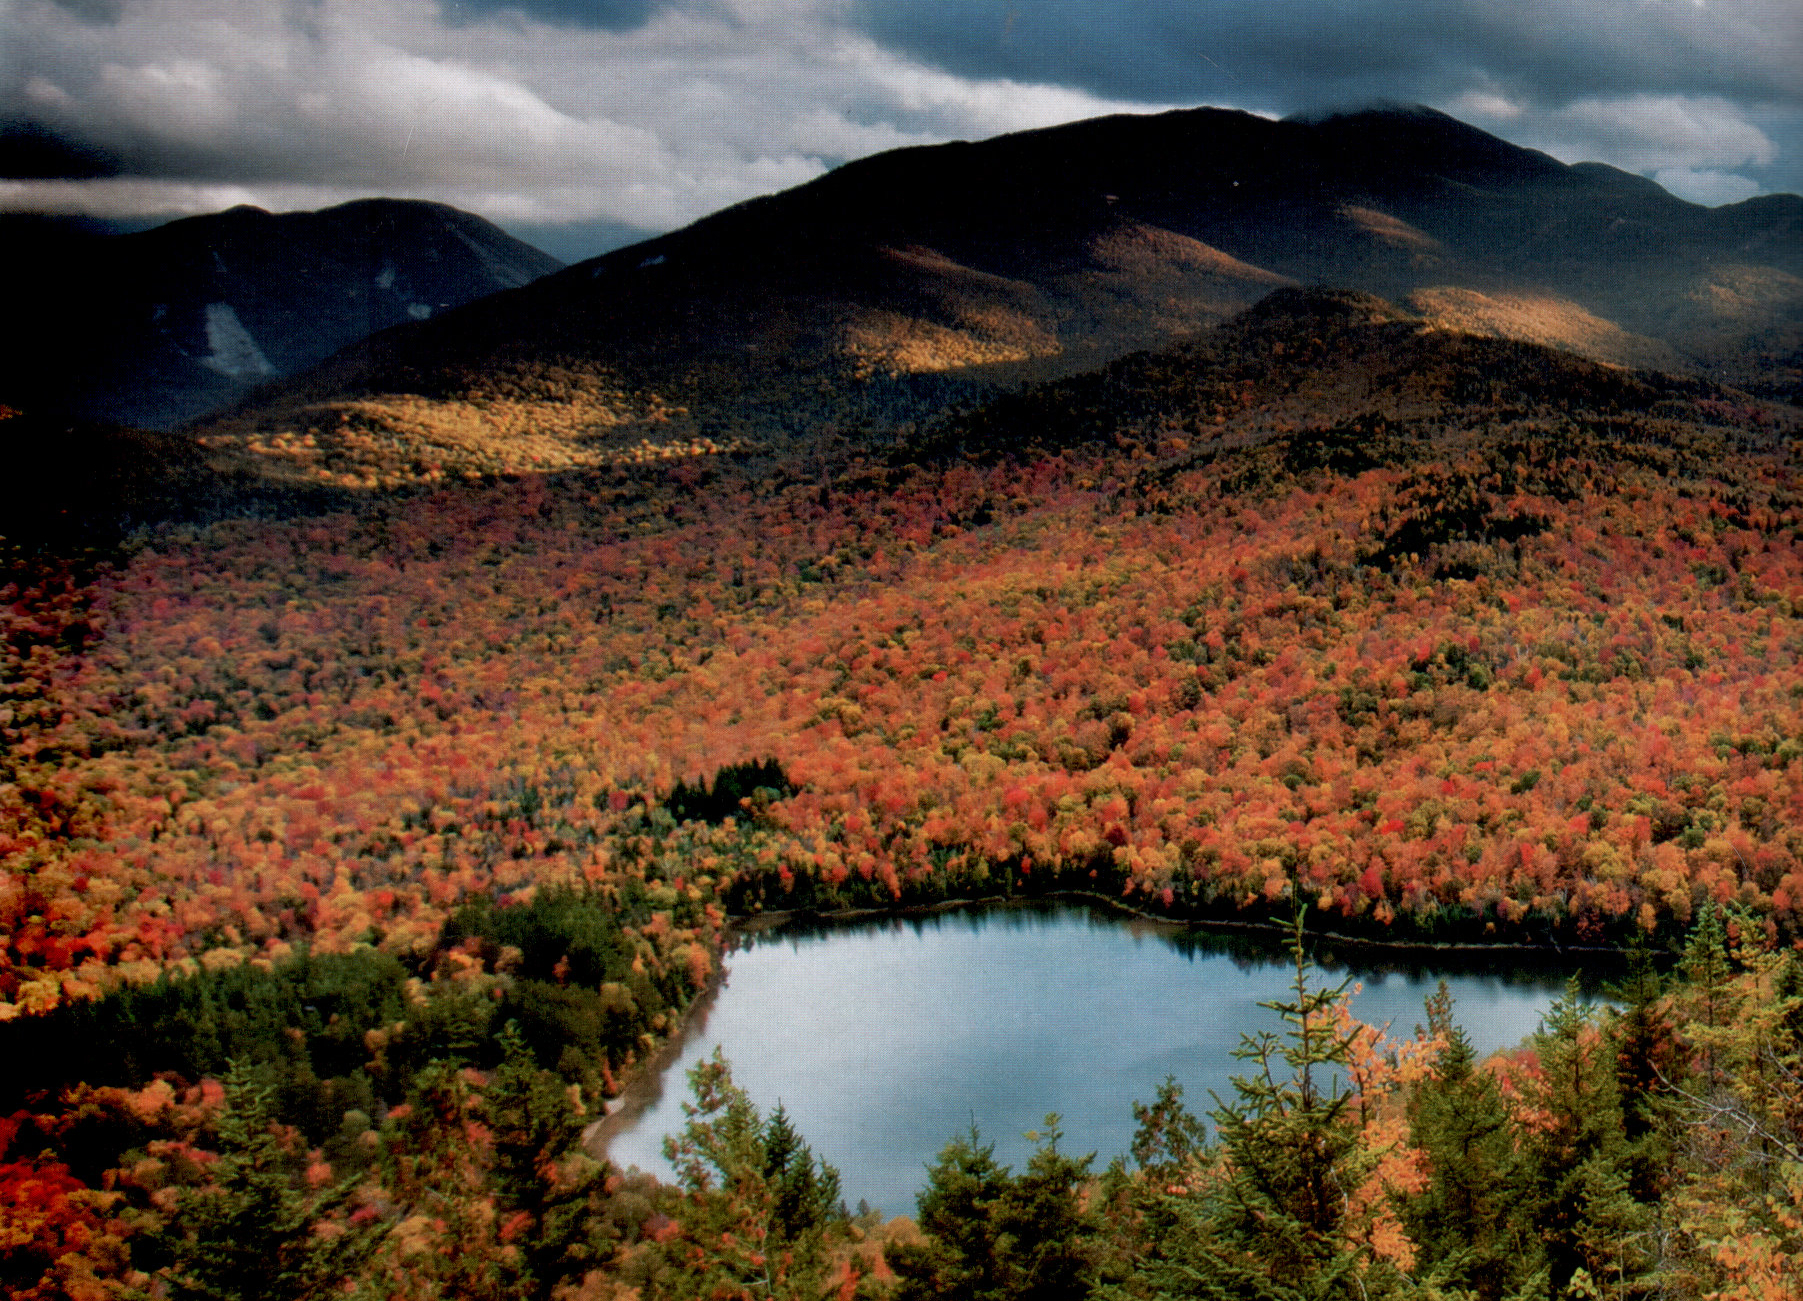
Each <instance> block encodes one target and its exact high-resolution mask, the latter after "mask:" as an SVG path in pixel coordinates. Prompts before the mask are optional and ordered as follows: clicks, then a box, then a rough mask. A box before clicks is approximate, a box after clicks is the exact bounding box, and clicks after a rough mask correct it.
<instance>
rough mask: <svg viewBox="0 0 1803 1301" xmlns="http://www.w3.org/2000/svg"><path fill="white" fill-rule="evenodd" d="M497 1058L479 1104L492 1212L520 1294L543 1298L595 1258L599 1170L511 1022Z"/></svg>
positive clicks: (567, 1106)
mask: <svg viewBox="0 0 1803 1301" xmlns="http://www.w3.org/2000/svg"><path fill="white" fill-rule="evenodd" d="M501 1053H502V1059H501V1064H500V1066H499V1067H497V1068H496V1070H495V1072H494V1076H493V1078H492V1079H491V1080H490V1081H489V1083H488V1087H487V1088H486V1089H484V1090H483V1093H482V1100H481V1113H482V1115H483V1118H484V1119H485V1121H486V1122H487V1126H488V1131H489V1144H490V1151H491V1157H490V1159H491V1161H492V1163H493V1176H492V1177H493V1180H494V1188H495V1199H496V1202H497V1206H496V1210H497V1212H498V1213H499V1214H500V1215H501V1216H502V1217H503V1220H504V1222H505V1223H506V1226H507V1228H506V1233H507V1236H508V1238H509V1239H510V1240H512V1241H513V1242H515V1243H517V1244H518V1251H519V1265H520V1270H519V1272H520V1274H521V1275H522V1278H521V1280H520V1288H519V1290H520V1292H521V1293H522V1294H523V1295H527V1296H539V1297H543V1296H549V1295H550V1293H551V1289H552V1288H553V1287H555V1286H556V1285H557V1284H558V1283H560V1282H563V1281H565V1280H566V1279H569V1278H572V1277H577V1278H579V1277H581V1275H582V1273H583V1272H584V1270H586V1269H590V1268H593V1267H594V1266H595V1265H596V1264H598V1263H599V1261H600V1256H601V1253H602V1250H603V1244H602V1243H601V1242H600V1241H599V1240H598V1239H597V1238H596V1237H595V1228H596V1220H595V1217H594V1211H595V1205H594V1203H595V1201H596V1200H597V1197H598V1195H599V1193H600V1185H601V1167H600V1166H599V1165H598V1164H597V1163H596V1162H595V1161H594V1160H592V1159H591V1158H589V1157H588V1156H587V1155H586V1154H584V1153H583V1152H582V1150H581V1142H582V1119H581V1117H580V1115H578V1113H577V1112H576V1109H575V1104H574V1103H573V1101H572V1100H571V1097H570V1091H569V1086H568V1085H566V1084H565V1083H564V1082H563V1081H562V1080H561V1079H559V1078H558V1077H557V1076H556V1075H554V1074H552V1073H551V1072H550V1071H546V1070H542V1069H540V1067H539V1065H538V1063H537V1062H536V1061H535V1060H534V1059H533V1056H532V1051H531V1049H529V1048H528V1047H527V1046H526V1041H525V1039H524V1038H523V1037H522V1035H521V1034H520V1028H519V1025H518V1023H516V1022H509V1023H508V1024H507V1026H506V1027H505V1028H504V1029H503V1030H502V1032H501Z"/></svg>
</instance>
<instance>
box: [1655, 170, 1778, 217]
mask: <svg viewBox="0 0 1803 1301" xmlns="http://www.w3.org/2000/svg"><path fill="white" fill-rule="evenodd" d="M1653 179H1654V180H1655V181H1657V182H1659V184H1661V185H1663V186H1664V187H1665V188H1666V189H1668V190H1670V191H1671V192H1672V193H1673V194H1675V195H1677V196H1678V197H1679V198H1680V199H1688V200H1690V201H1691V202H1692V203H1701V204H1705V205H1707V206H1708V207H1711V208H1714V207H1719V206H1720V205H1721V204H1724V203H1739V202H1740V201H1741V200H1742V199H1750V198H1752V197H1753V196H1754V195H1756V194H1758V193H1759V182H1758V181H1755V180H1753V179H1752V178H1751V177H1747V176H1742V175H1740V174H1739V173H1737V172H1724V171H1719V170H1716V169H1715V168H1709V167H1703V168H1694V167H1661V168H1660V169H1659V170H1658V171H1656V172H1654V173H1653Z"/></svg>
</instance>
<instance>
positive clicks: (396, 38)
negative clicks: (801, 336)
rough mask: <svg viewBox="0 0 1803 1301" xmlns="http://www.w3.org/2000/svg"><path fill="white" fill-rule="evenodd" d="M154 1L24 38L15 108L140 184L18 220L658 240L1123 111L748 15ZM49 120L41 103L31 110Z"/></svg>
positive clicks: (32, 203) (34, 25)
mask: <svg viewBox="0 0 1803 1301" xmlns="http://www.w3.org/2000/svg"><path fill="white" fill-rule="evenodd" d="M293 12H294V7H293V5H292V4H291V3H286V2H285V0H235V2H234V3H224V2H223V0H137V3H135V4H132V5H131V6H129V7H128V8H127V10H126V11H125V13H124V15H123V17H122V19H121V21H120V22H118V23H116V24H113V25H95V24H77V23H73V22H71V21H70V20H69V18H68V16H67V15H66V14H62V13H58V12H57V11H55V10H52V9H50V8H48V7H47V6H45V5H43V4H42V3H38V4H36V5H33V4H30V3H24V4H21V5H20V7H19V8H18V11H17V13H15V15H14V18H15V20H16V25H17V26H18V28H19V32H20V35H21V37H22V42H23V44H22V54H21V58H20V64H21V66H29V67H32V68H33V69H34V70H33V71H32V72H31V74H30V76H29V78H28V79H19V78H14V79H12V83H11V84H10V85H9V84H7V79H6V78H5V77H4V74H3V73H0V111H3V110H4V107H5V105H4V102H3V100H4V99H8V98H9V99H11V100H12V101H13V103H14V104H15V105H18V106H19V107H20V108H21V109H23V110H25V111H26V112H28V114H29V115H30V116H34V117H36V118H38V119H40V120H42V121H44V122H46V123H47V124H48V125H50V126H51V127H53V128H56V129H60V130H64V131H68V132H71V133H73V134H75V135H77V136H79V137H80V138H82V139H83V140H85V141H87V142H89V143H92V144H96V145H99V146H101V147H102V148H104V149H106V150H108V151H110V152H111V153H112V154H114V155H116V156H118V157H120V158H121V159H123V160H124V162H125V166H126V170H127V172H128V173H129V174H130V175H131V177H132V178H133V179H114V180H106V181H92V182H66V181H46V182H15V183H9V184H6V185H4V186H0V208H8V209H13V210H20V209H31V208H43V209H54V210H61V211H70V210H86V211H93V212H95V213H97V214H107V215H127V214H129V213H131V212H133V211H134V209H133V208H132V205H133V204H144V205H149V206H146V207H144V208H140V209H136V211H141V212H145V213H157V214H161V213H167V212H193V211H206V210H208V209H207V206H206V205H207V204H208V203H210V202H212V201H213V200H214V199H215V198H221V197H225V196H229V197H230V199H231V201H233V202H251V203H257V204H258V205H259V206H263V207H268V208H272V209H281V208H286V207H291V206H314V205H315V204H316V203H317V202H318V201H319V199H320V198H321V197H322V196H327V195H329V196H333V197H334V198H336V197H339V196H342V197H344V198H351V197H357V196H360V195H370V194H387V195H396V196H405V197H422V198H435V199H440V200H443V201H445V202H449V203H453V204H456V205H457V206H459V207H464V208H469V209H471V210H473V211H477V212H480V213H482V214H484V215H486V216H489V217H492V218H495V219H500V220H513V221H527V222H557V221H584V220H594V219H605V220H609V221H614V222H619V223H623V224H625V225H630V226H634V227H638V228H640V229H647V230H656V229H666V228H670V227H673V226H677V225H681V224H683V223H685V222H687V221H691V220H693V219H695V218H697V217H700V216H703V215H705V214H706V213H708V212H711V211H714V210H715V209H717V208H720V207H722V206H725V205H727V204H730V203H734V202H737V201H739V200H741V199H745V198H749V197H751V196H753V195H756V194H762V193H768V192H770V191H773V190H779V189H783V188H786V187H788V186H791V185H795V184H798V183H800V182H803V181H806V180H809V179H811V178H812V177H814V176H817V175H819V174H820V173H821V172H822V171H824V170H825V169H826V168H827V167H828V166H830V165H832V164H835V163H837V162H840V161H843V160H845V159H848V158H853V157H859V156H862V155H865V154H870V153H875V152H878V151H880V150H884V149H891V148H896V147H898V146H902V145H909V144H923V143H933V142H937V141H941V140H945V139H950V138H955V137H964V138H973V137H982V136H988V135H993V134H995V133H997V132H999V131H1006V130H1014V129H1020V128H1023V127H1034V126H1044V125H1049V124H1051V123H1055V122H1060V121H1068V120H1072V119H1075V118H1082V117H1089V116H1093V115H1095V114H1097V113H1103V112H1108V111H1112V110H1115V109H1118V108H1122V107H1125V106H1124V105H1121V104H1118V103H1115V102H1112V101H1108V100H1104V99H1098V98H1097V97H1095V96H1092V95H1089V94H1087V93H1085V92H1082V91H1077V90H1070V89H1064V88H1058V87H1045V86H1024V85H1018V84H1015V83H1011V82H1007V81H1002V80H993V79H992V80H987V81H985V80H981V79H978V80H972V79H968V78H962V77H957V76H953V75H951V74H948V73H943V72H938V71H935V70H933V69H930V68H927V67H925V66H924V65H922V64H919V63H917V62H914V61H912V60H910V59H908V58H906V57H903V56H900V55H897V54H895V53H893V52H891V51H888V50H886V49H884V48H883V47H882V46H880V45H878V44H877V43H876V42H875V41H873V40H871V39H869V38H867V37H863V36H858V35H852V34H848V33H846V32H844V31H842V30H839V29H837V28H836V27H834V26H833V25H832V24H831V23H830V22H828V21H826V20H825V19H824V18H822V17H821V16H820V15H819V14H818V13H816V12H815V11H814V9H813V8H811V7H810V6H808V5H807V4H805V3H804V4H802V5H800V6H799V7H798V6H797V5H796V4H793V3H789V4H785V3H782V2H781V0H766V2H764V3H752V2H751V0H740V3H738V4H737V5H736V6H735V7H734V8H732V9H731V10H730V11H727V10H722V9H720V8H718V7H716V8H715V9H714V10H712V11H711V12H709V11H705V10H696V11H692V12H684V11H671V12H667V13H664V14H662V15H661V16H659V17H657V18H655V19H654V20H653V21H651V22H650V23H649V24H647V25H646V26H644V27H642V28H640V29H638V30H636V31H630V32H624V33H622V32H612V31H586V30H570V29H563V28H553V27H549V26H545V25H543V24H537V23H533V22H530V21H509V22H507V23H505V24H494V23H491V24H486V25H484V24H473V25H469V26H461V27H459V26H450V27H447V26H445V25H444V24H442V23H440V22H439V21H438V9H437V6H436V5H435V4H434V3H431V2H430V0H390V2H389V3H386V4H375V3H367V2H365V3H357V2H355V0H319V3H317V4H315V5H313V6H312V7H311V8H310V9H308V11H307V12H306V14H305V17H306V19H307V21H306V22H305V23H296V22H293V21H290V19H291V16H292V14H293ZM26 101H29V104H27V103H26Z"/></svg>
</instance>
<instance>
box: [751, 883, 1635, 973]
mask: <svg viewBox="0 0 1803 1301" xmlns="http://www.w3.org/2000/svg"><path fill="white" fill-rule="evenodd" d="M1060 901H1062V902H1077V903H1085V904H1089V905H1091V906H1093V907H1097V908H1102V909H1105V910H1107V911H1109V912H1113V913H1118V914H1122V915H1125V916H1128V917H1132V918H1135V919H1136V920H1139V921H1142V922H1146V923H1148V924H1150V925H1153V926H1156V927H1158V928H1159V929H1161V930H1166V931H1173V932H1181V931H1202V932H1209V931H1217V932H1229V933H1238V934H1248V935H1258V936H1287V935H1288V934H1289V933H1290V928H1289V927H1288V926H1285V925H1283V924H1282V923H1280V922H1268V921H1236V920H1233V919H1231V918H1193V919H1183V918H1177V917H1167V916H1164V915H1163V914H1161V913H1154V912H1147V911H1146V910H1145V909H1143V908H1135V907H1134V906H1133V905H1132V904H1129V903H1124V902H1122V901H1121V900H1119V899H1114V898H1110V897H1109V896H1108V895H1105V894H1098V893H1096V892H1095V891H1093V890H1048V891H1047V892H1046V893H1044V894H1039V895H1032V896H1030V897H1020V896H1015V897H1001V896H991V897H987V898H986V897H983V896H980V895H979V896H973V897H971V898H968V899H944V900H941V901H940V902H938V903H930V904H905V905H898V906H896V907H893V908H837V909H833V910H832V911H830V912H822V911H819V910H818V909H812V908H793V909H783V910H775V911H770V912H761V913H752V914H748V915H746V916H742V917H731V918H729V919H728V921H729V924H730V927H731V929H732V930H733V931H735V932H740V933H747V934H751V933H756V932H758V931H766V930H776V929H779V928H780V927H783V926H786V925H789V924H791V923H793V922H797V921H804V922H859V921H871V920H874V919H878V918H884V917H930V916H933V915H934V914H937V913H944V912H957V911H960V910H962V909H967V908H994V907H1012V906H1016V905H1020V904H1032V903H1039V902H1060ZM1304 933H1305V934H1306V935H1307V936H1309V937H1310V938H1312V939H1316V940H1323V941H1326V942H1328V943H1330V944H1336V945H1342V946H1347V947H1352V948H1358V949H1364V950H1368V951H1370V952H1372V953H1395V954H1398V955H1407V954H1418V955H1421V956H1424V957H1432V956H1435V955H1443V954H1445V955H1451V954H1456V955H1459V956H1465V957H1474V956H1482V955H1484V954H1491V953H1495V954H1515V955H1522V956H1539V957H1567V956H1572V955H1593V956H1598V957H1608V958H1614V959H1620V958H1622V957H1623V956H1624V955H1625V950H1623V949H1622V948H1620V947H1619V946H1617V945H1612V944H1524V943H1521V942H1519V941H1498V942H1497V943H1494V944H1474V943H1468V942H1463V941H1454V940H1374V939H1368V938H1366V937H1364V936H1360V935H1346V934H1342V933H1341V932H1339V931H1329V930H1316V929H1313V928H1305V931H1304Z"/></svg>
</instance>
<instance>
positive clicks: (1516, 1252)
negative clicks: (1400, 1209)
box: [1404, 981, 1544, 1301]
mask: <svg viewBox="0 0 1803 1301" xmlns="http://www.w3.org/2000/svg"><path fill="white" fill-rule="evenodd" d="M1452 1008H1453V1003H1452V993H1451V991H1450V990H1448V989H1447V987H1446V982H1444V981H1442V982H1441V983H1440V988H1439V991H1438V992H1437V993H1435V994H1433V995H1431V996H1429V998H1428V1000H1427V1018H1428V1029H1429V1031H1430V1032H1431V1033H1432V1034H1434V1035H1435V1036H1436V1037H1438V1038H1439V1039H1440V1040H1441V1041H1442V1042H1443V1043H1444V1044H1445V1047H1444V1049H1442V1050H1441V1053H1440V1056H1439V1059H1438V1060H1437V1062H1436V1063H1435V1071H1434V1077H1433V1078H1432V1079H1430V1080H1428V1081H1426V1082H1425V1083H1423V1084H1422V1085H1421V1086H1420V1087H1419V1088H1418V1089H1417V1090H1416V1091H1415V1095H1414V1097H1413V1098H1412V1099H1411V1101H1410V1106H1409V1121H1410V1141H1411V1142H1412V1143H1413V1144H1414V1145H1415V1146H1416V1147H1418V1148H1420V1149H1421V1151H1422V1152H1424V1153H1425V1154H1426V1156H1427V1160H1428V1167H1429V1172H1430V1180H1431V1182H1430V1183H1429V1185H1428V1187H1427V1189H1426V1190H1425V1191H1423V1192H1422V1193H1421V1194H1420V1195H1419V1196H1417V1197H1415V1198H1413V1199H1411V1201H1410V1203H1409V1205H1408V1207H1407V1208H1406V1215H1405V1217H1404V1218H1405V1220H1406V1222H1407V1224H1408V1228H1409V1233H1410V1236H1411V1237H1412V1238H1413V1239H1414V1241H1415V1244H1416V1246H1417V1247H1418V1248H1419V1250H1420V1252H1421V1265H1422V1266H1423V1267H1424V1269H1425V1270H1426V1271H1427V1272H1428V1273H1430V1274H1432V1275H1433V1276H1435V1277H1436V1278H1438V1279H1439V1280H1441V1281H1442V1283H1443V1284H1444V1285H1446V1286H1449V1287H1460V1288H1464V1289H1467V1290H1469V1291H1470V1292H1471V1293H1472V1294H1473V1295H1475V1296H1477V1297H1478V1298H1481V1299H1482V1301H1492V1299H1493V1298H1498V1297H1503V1296H1506V1295H1508V1294H1510V1293H1511V1292H1513V1291H1516V1290H1518V1289H1520V1288H1522V1287H1524V1286H1525V1285H1526V1284H1527V1283H1528V1282H1529V1280H1531V1279H1532V1278H1533V1276H1534V1274H1535V1272H1536V1270H1537V1269H1538V1268H1539V1266H1540V1262H1541V1259H1542V1256H1543V1254H1544V1253H1543V1252H1542V1251H1541V1249H1540V1244H1539V1242H1538V1241H1537V1240H1536V1239H1535V1236H1534V1235H1533V1233H1532V1232H1531V1230H1530V1228H1529V1225H1528V1223H1527V1214H1526V1212H1527V1205H1526V1198H1527V1194H1528V1188H1527V1186H1526V1183H1525V1180H1524V1174H1525V1171H1524V1167H1523V1162H1522V1158H1521V1156H1520V1154H1519V1152H1518V1151H1517V1147H1516V1143H1517V1133H1516V1129H1515V1125H1514V1123H1513V1120H1512V1118H1511V1116H1510V1114H1509V1109H1508V1106H1507V1104H1506V1103H1505V1102H1504V1100H1503V1096H1502V1092H1501V1090H1500V1089H1499V1088H1498V1087H1497V1084H1496V1080H1495V1078H1494V1077H1492V1076H1491V1075H1490V1074H1489V1073H1488V1072H1486V1071H1484V1070H1481V1069H1479V1066H1478V1062H1477V1054H1476V1053H1475V1052H1474V1051H1473V1050H1472V1047H1471V1040H1470V1039H1468V1038H1467V1037H1466V1035H1465V1031H1464V1030H1463V1029H1462V1028H1461V1027H1460V1026H1459V1025H1458V1024H1457V1023H1456V1022H1455V1021H1454V1020H1453V1017H1452Z"/></svg>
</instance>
